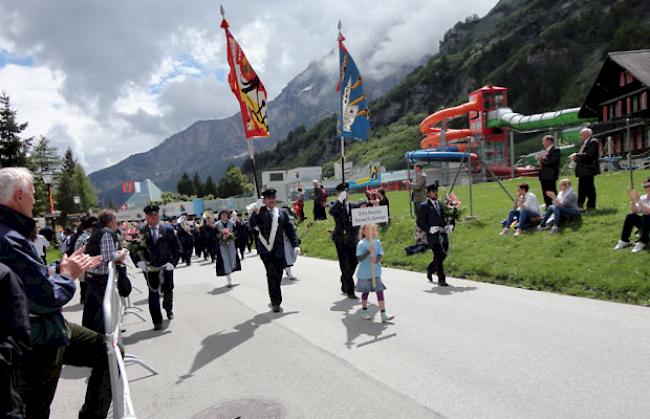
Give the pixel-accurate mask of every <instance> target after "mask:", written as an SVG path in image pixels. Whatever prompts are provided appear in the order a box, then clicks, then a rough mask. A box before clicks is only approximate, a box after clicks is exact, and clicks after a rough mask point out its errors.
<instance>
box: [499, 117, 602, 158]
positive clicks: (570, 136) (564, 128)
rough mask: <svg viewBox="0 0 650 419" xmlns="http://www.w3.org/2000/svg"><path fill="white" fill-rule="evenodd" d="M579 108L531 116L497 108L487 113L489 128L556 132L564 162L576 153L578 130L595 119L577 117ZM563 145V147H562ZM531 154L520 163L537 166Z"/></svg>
mask: <svg viewBox="0 0 650 419" xmlns="http://www.w3.org/2000/svg"><path fill="white" fill-rule="evenodd" d="M578 112H580V108H571V109H561V110H559V111H553V112H544V113H538V114H533V115H522V114H520V113H516V112H513V111H512V109H510V108H499V109H497V110H495V111H492V112H489V113H488V127H489V128H512V129H515V130H518V131H536V130H544V129H548V130H554V129H555V130H557V134H558V136H559V141H558V145H559V146H560V152H561V155H562V160H563V161H566V158H567V157H568V155H569V154H571V153H574V152H575V151H576V146H577V145H578V143H579V142H580V129H582V127H583V126H585V125H586V124H587V123H589V122H591V121H594V120H595V119H583V118H580V117H578ZM562 144H563V145H562ZM537 154H538V153H531V154H528V155H525V156H522V160H523V161H522V163H523V164H529V165H537V161H536V160H535V156H536V155H537Z"/></svg>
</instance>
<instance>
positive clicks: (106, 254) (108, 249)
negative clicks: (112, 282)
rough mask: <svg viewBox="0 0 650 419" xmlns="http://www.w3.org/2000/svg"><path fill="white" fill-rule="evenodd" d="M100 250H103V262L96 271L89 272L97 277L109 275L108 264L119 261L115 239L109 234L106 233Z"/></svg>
mask: <svg viewBox="0 0 650 419" xmlns="http://www.w3.org/2000/svg"><path fill="white" fill-rule="evenodd" d="M99 248H100V249H101V250H100V252H101V253H100V255H101V256H102V262H101V263H100V264H99V265H98V266H97V267H96V268H95V269H91V270H89V271H88V272H90V273H92V274H95V275H108V264H109V263H111V262H112V261H114V260H115V259H117V252H118V249H117V247H116V246H115V242H114V241H113V237H112V236H111V235H110V234H109V233H104V235H103V236H102V240H101V242H100V244H99Z"/></svg>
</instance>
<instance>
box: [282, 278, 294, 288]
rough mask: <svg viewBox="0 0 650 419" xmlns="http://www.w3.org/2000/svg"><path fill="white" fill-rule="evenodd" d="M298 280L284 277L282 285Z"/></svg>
mask: <svg viewBox="0 0 650 419" xmlns="http://www.w3.org/2000/svg"><path fill="white" fill-rule="evenodd" d="M296 282H298V280H297V279H289V278H287V277H284V278H282V282H280V285H281V286H283V287H284V286H285V285H293V284H295V283H296Z"/></svg>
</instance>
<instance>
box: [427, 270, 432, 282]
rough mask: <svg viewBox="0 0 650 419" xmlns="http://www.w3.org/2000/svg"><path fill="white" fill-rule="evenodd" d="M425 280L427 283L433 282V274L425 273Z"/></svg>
mask: <svg viewBox="0 0 650 419" xmlns="http://www.w3.org/2000/svg"><path fill="white" fill-rule="evenodd" d="M427 279H428V280H429V282H433V274H432V273H431V272H427Z"/></svg>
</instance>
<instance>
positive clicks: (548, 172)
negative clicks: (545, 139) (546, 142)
mask: <svg viewBox="0 0 650 419" xmlns="http://www.w3.org/2000/svg"><path fill="white" fill-rule="evenodd" d="M539 164H540V169H539V180H557V179H558V178H559V177H560V149H559V148H557V147H555V146H553V147H551V149H550V150H549V151H547V152H545V153H544V158H543V159H542V160H540V161H539Z"/></svg>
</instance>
